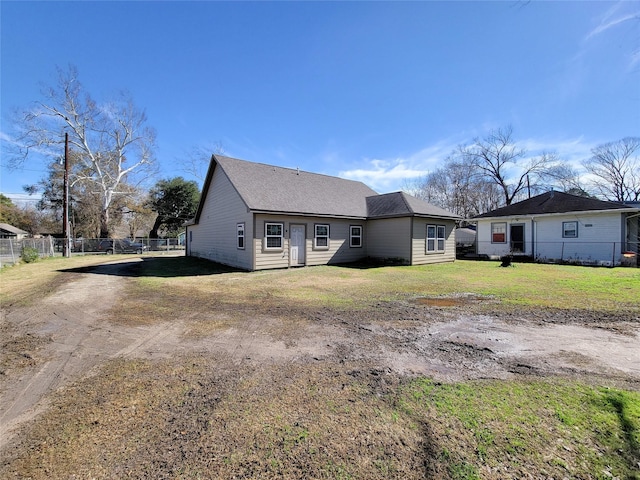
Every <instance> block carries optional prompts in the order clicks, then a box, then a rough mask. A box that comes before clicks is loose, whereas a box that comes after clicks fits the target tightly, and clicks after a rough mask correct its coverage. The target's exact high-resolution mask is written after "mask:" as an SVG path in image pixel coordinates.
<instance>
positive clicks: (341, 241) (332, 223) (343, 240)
mask: <svg viewBox="0 0 640 480" xmlns="http://www.w3.org/2000/svg"><path fill="white" fill-rule="evenodd" d="M271 222H273V223H282V224H283V225H284V239H283V248H282V250H281V251H280V250H278V251H275V250H266V249H265V248H264V228H265V227H264V225H265V223H271ZM292 224H294V225H304V226H305V234H306V242H305V265H307V266H310V265H326V264H331V263H348V262H354V261H357V260H362V259H363V258H365V257H366V251H365V247H364V246H363V247H360V248H352V247H349V226H351V225H359V226H362V229H363V243H364V244H365V245H366V242H367V239H366V236H367V232H366V225H365V221H364V220H363V221H358V220H348V219H334V218H323V217H305V216H285V215H266V214H256V216H255V220H254V232H255V236H254V239H253V245H254V247H255V252H256V262H255V269H256V270H263V269H269V268H286V267H288V266H289V231H290V226H291V225H292ZM316 224H322V225H329V248H314V246H313V245H314V242H313V239H314V232H315V229H314V226H315V225H316Z"/></svg>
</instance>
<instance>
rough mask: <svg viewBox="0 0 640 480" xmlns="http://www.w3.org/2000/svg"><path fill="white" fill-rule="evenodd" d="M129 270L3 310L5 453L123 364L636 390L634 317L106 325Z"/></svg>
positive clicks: (391, 308)
mask: <svg viewBox="0 0 640 480" xmlns="http://www.w3.org/2000/svg"><path fill="white" fill-rule="evenodd" d="M132 268H135V264H132V261H131V260H127V261H126V262H120V263H118V262H115V263H108V264H104V265H100V266H98V267H94V268H89V269H87V270H86V272H82V273H78V272H76V273H68V274H66V275H68V278H67V280H68V281H67V282H66V283H65V284H64V285H63V286H62V287H61V288H59V289H58V290H57V291H56V292H55V293H54V294H53V295H50V296H48V297H46V298H43V299H42V300H41V301H40V302H39V303H38V304H37V305H36V306H34V307H31V308H18V309H13V310H3V312H2V316H1V323H0V332H2V333H3V350H5V351H8V352H9V353H8V354H5V356H4V357H2V358H3V360H2V364H1V365H0V366H1V368H2V372H1V373H0V388H1V393H0V448H3V447H5V446H6V445H8V444H9V442H10V440H11V439H12V437H13V435H14V434H15V433H16V432H17V431H18V427H19V426H20V425H22V424H24V423H25V422H27V421H28V420H31V419H33V418H34V417H35V416H36V415H37V414H38V413H39V412H41V411H42V410H43V409H46V408H47V405H48V403H47V402H48V398H49V396H50V394H51V393H52V392H55V391H59V390H60V389H62V388H64V387H65V386H66V385H68V384H69V383H70V382H71V381H73V380H77V379H81V378H85V377H89V376H91V375H95V374H96V373H97V372H99V368H100V367H101V366H103V365H104V364H105V363H106V362H108V361H110V360H112V359H116V358H140V359H155V358H168V357H178V356H196V357H207V358H215V359H216V365H217V368H219V369H220V370H221V371H225V369H226V370H227V371H229V372H231V371H234V368H236V367H237V366H239V365H243V366H245V367H246V366H247V365H249V366H255V367H256V368H257V367H261V366H264V365H269V364H275V365H288V366H291V365H295V364H296V363H299V364H300V365H309V364H312V365H316V364H320V363H321V362H326V364H327V365H336V364H337V365H340V364H344V365H352V364H358V365H361V366H362V368H361V369H359V370H358V371H360V372H362V371H365V372H369V373H368V374H367V376H368V377H370V378H376V377H379V378H386V377H385V375H374V374H371V372H378V373H380V372H382V373H385V374H388V373H394V374H398V375H416V374H419V375H427V376H430V377H432V378H434V379H436V380H440V381H457V380H463V379H476V378H505V379H506V378H513V377H516V376H547V375H568V376H572V377H580V378H585V379H589V378H593V379H595V380H597V381H605V382H612V383H616V384H622V385H623V386H625V387H630V388H633V389H640V348H638V345H639V344H640V342H639V341H638V340H639V339H638V334H639V331H640V321H639V319H638V318H637V317H633V316H629V317H628V318H627V317H624V318H611V317H607V316H606V315H601V314H597V313H594V312H587V311H584V312H583V311H580V312H565V311H556V310H540V311H536V312H530V311H524V310H523V311H511V312H509V313H504V312H502V313H501V311H500V310H499V309H497V308H493V307H491V300H490V299H483V298H479V297H468V298H451V299H446V298H442V299H437V300H407V301H397V302H381V303H379V304H376V305H372V306H371V307H370V308H368V309H364V310H357V311H349V312H345V311H337V310H333V309H317V310H312V311H309V310H299V311H296V310H295V308H291V306H287V307H286V308H285V307H277V306H271V307H267V308H259V309H257V308H255V307H251V306H249V307H247V308H246V309H245V310H243V311H242V312H241V314H237V312H236V314H235V315H234V316H233V318H231V317H230V315H228V314H227V313H225V312H224V311H218V312H211V313H210V318H211V320H212V321H216V322H218V325H219V327H218V328H215V329H211V330H207V329H201V330H197V329H196V333H195V334H194V333H193V331H192V327H193V325H190V324H189V319H188V318H186V317H184V316H182V317H181V318H180V319H178V318H168V319H166V320H162V319H156V321H155V322H153V323H150V324H141V325H133V326H132V325H127V324H120V323H118V322H110V321H108V320H107V318H106V317H107V315H106V312H108V311H109V309H110V308H111V307H113V306H114V305H115V302H118V299H119V297H120V296H121V295H122V294H123V293H124V292H125V289H126V288H127V285H128V284H129V282H131V281H132V280H131V278H130V275H129V274H128V273H130V272H126V271H123V270H126V269H132ZM487 305H489V308H488V309H487V308H485V307H487ZM479 306H483V308H484V310H483V309H479ZM492 308H493V310H492ZM5 334H6V335H7V337H6V338H7V339H6V340H5V339H4V338H5V336H4V335H5ZM356 373H357V372H356ZM356 373H354V374H356ZM176 428H177V429H178V430H180V429H181V428H182V427H176Z"/></svg>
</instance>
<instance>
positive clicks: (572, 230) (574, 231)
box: [562, 221, 578, 238]
mask: <svg viewBox="0 0 640 480" xmlns="http://www.w3.org/2000/svg"><path fill="white" fill-rule="evenodd" d="M562 238H578V222H577V221H572V222H562Z"/></svg>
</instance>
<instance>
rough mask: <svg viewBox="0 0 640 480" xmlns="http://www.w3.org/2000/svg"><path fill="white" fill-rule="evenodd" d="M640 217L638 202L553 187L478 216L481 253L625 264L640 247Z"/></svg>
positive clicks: (545, 260)
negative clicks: (572, 192)
mask: <svg viewBox="0 0 640 480" xmlns="http://www.w3.org/2000/svg"><path fill="white" fill-rule="evenodd" d="M639 217H640V208H637V207H634V206H630V205H625V204H623V203H617V202H607V201H602V200H598V199H595V198H588V197H581V196H577V195H571V194H568V193H562V192H555V191H550V192H546V193H543V194H541V195H537V196H535V197H532V198H529V199H527V200H523V201H521V202H518V203H513V204H511V205H508V206H506V207H502V208H498V209H496V210H492V211H490V212H487V213H483V214H481V215H478V216H476V217H474V218H473V221H475V222H476V223H477V253H478V254H479V255H487V256H489V257H500V256H503V255H508V254H511V255H514V256H518V255H522V256H528V257H531V258H533V259H535V260H537V261H542V262H569V263H577V264H585V265H620V264H621V263H629V262H628V261H627V259H628V257H632V258H635V255H637V253H638V230H639V229H638V226H639V220H638V218H639ZM634 254H635V255H634Z"/></svg>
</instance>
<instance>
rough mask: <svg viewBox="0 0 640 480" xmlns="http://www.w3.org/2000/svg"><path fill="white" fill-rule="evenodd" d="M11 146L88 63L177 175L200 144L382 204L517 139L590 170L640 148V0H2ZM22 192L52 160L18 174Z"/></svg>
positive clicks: (93, 78)
mask: <svg viewBox="0 0 640 480" xmlns="http://www.w3.org/2000/svg"><path fill="white" fill-rule="evenodd" d="M0 8H1V12H0V13H1V41H2V44H1V61H2V64H1V82H2V83H1V102H2V104H1V110H2V112H1V113H2V117H1V118H2V123H1V124H0V138H1V139H2V141H3V142H9V141H11V139H10V137H9V136H8V135H9V132H10V128H9V124H8V121H9V113H10V111H11V109H12V108H15V107H18V108H26V107H28V106H29V103H30V102H31V101H33V100H37V99H40V88H41V85H42V84H53V83H54V75H55V67H56V65H58V66H61V67H65V66H67V65H68V64H73V65H75V66H76V67H77V68H78V71H79V74H80V80H81V82H82V83H83V85H84V86H85V87H86V89H87V90H88V91H89V92H91V94H92V95H93V96H94V97H95V98H96V99H101V98H107V97H108V96H109V95H111V94H112V93H113V92H115V91H118V90H121V89H126V90H128V91H129V92H131V94H132V96H133V98H134V100H135V102H136V104H137V105H138V106H139V107H142V108H144V109H145V110H146V112H147V116H148V119H149V125H150V126H153V127H154V128H155V129H156V130H157V133H158V145H157V150H156V156H157V158H158V161H159V163H160V166H161V176H162V177H163V178H168V177H173V176H177V175H182V176H185V177H187V178H190V177H189V175H188V174H186V173H185V171H183V165H182V164H181V162H180V159H181V158H182V157H184V155H185V153H186V152H188V151H190V150H191V149H193V148H195V147H200V148H203V147H204V148H213V147H214V146H215V145H216V144H221V145H222V147H223V148H224V152H225V154H227V155H229V156H234V157H237V158H243V159H246V160H251V161H256V162H262V163H269V164H275V165H280V166H284V167H292V168H295V167H299V168H301V169H303V170H308V171H313V172H318V173H324V174H329V175H337V176H341V177H345V178H351V179H356V180H361V181H363V182H365V183H366V184H367V185H369V186H370V187H372V188H373V189H375V190H376V191H378V192H380V193H384V192H389V191H396V190H399V189H400V188H402V186H403V184H404V183H405V182H406V181H410V180H411V179H414V178H416V177H420V176H424V175H425V174H426V173H428V172H429V171H433V170H434V169H436V168H438V167H439V166H440V165H441V164H442V162H443V160H444V159H445V158H446V156H447V154H449V153H450V152H451V150H452V149H453V148H454V147H455V146H456V145H458V144H460V143H465V142H469V141H471V140H472V139H473V138H474V137H477V136H483V135H484V134H486V133H487V132H488V131H489V130H491V129H494V128H499V127H504V126H507V125H511V126H512V127H513V130H514V136H515V138H516V140H517V141H518V143H519V144H520V145H521V146H523V147H525V148H527V149H528V150H529V151H530V153H531V154H535V153H539V152H540V151H542V150H547V151H555V152H556V153H557V154H558V155H559V156H560V158H561V159H563V160H564V161H566V162H571V163H573V164H578V163H579V162H580V161H581V160H582V159H585V158H587V157H588V156H589V151H590V149H591V148H592V147H594V146H596V145H599V144H601V143H605V142H608V141H614V140H618V139H621V138H623V137H625V136H630V135H633V136H638V135H640V2H637V1H635V2H634V1H624V2H537V1H531V2H520V1H502V2H482V1H477V2H429V1H426V2H205V1H195V2H169V1H165V2H160V1H156V2H136V1H131V2H88V1H87V2H55V1H52V2H28V1H26V2H13V1H4V0H3V1H2V2H0ZM5 163H6V160H5V159H4V158H3V160H2V170H1V175H2V176H1V178H0V191H1V192H2V193H5V194H14V193H20V192H21V191H22V185H25V184H28V183H33V182H34V181H36V180H37V179H38V178H40V177H42V176H43V175H44V166H43V164H42V163H39V162H33V163H30V164H27V165H25V168H24V169H23V170H19V171H10V170H8V169H7V168H6V165H5Z"/></svg>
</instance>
